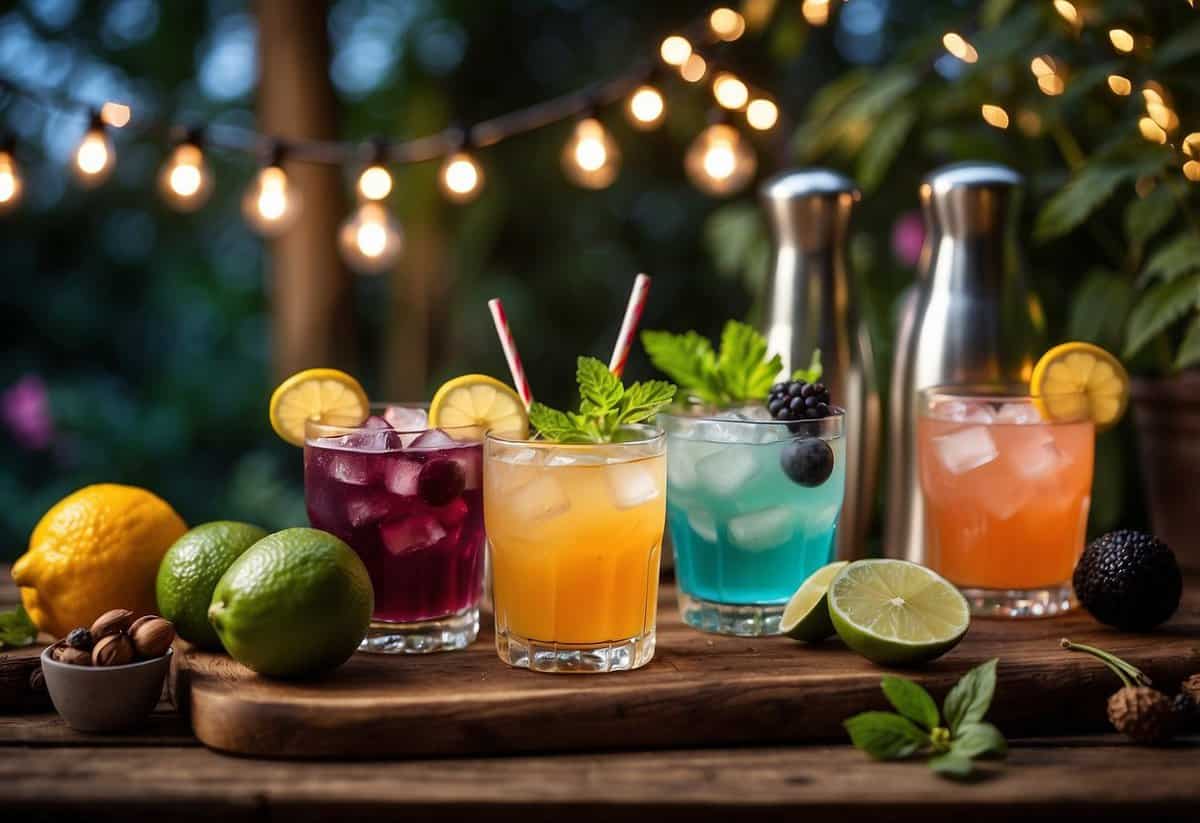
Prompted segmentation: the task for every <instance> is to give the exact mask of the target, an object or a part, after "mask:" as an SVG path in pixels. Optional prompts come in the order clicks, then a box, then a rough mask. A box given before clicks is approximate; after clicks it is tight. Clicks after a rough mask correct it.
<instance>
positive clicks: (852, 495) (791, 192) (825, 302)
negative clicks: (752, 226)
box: [759, 169, 882, 560]
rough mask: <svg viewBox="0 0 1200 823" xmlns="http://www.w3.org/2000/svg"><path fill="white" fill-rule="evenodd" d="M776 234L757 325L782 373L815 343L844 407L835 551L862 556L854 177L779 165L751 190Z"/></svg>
mask: <svg viewBox="0 0 1200 823" xmlns="http://www.w3.org/2000/svg"><path fill="white" fill-rule="evenodd" d="M759 196H760V199H761V201H762V205H763V208H764V209H765V210H766V212H767V216H768V219H769V222H770V226H771V232H772V236H773V239H774V242H775V258H774V265H773V268H772V271H771V272H770V273H769V275H768V280H767V289H766V300H765V312H764V318H763V329H764V331H765V333H766V336H767V343H768V346H769V348H770V351H771V352H773V353H778V354H779V355H781V356H782V357H783V365H784V367H785V369H786V370H787V372H788V373H789V374H790V373H791V372H792V371H793V370H794V369H798V368H804V367H806V366H807V365H808V364H809V361H810V360H811V358H812V353H813V350H814V349H817V348H819V349H820V350H821V362H822V364H823V366H824V370H825V372H824V376H823V377H822V378H821V380H822V382H824V383H825V384H826V385H827V386H829V390H830V393H831V394H832V396H833V400H834V402H835V403H838V404H839V405H841V406H843V407H844V408H845V409H846V498H845V502H844V504H843V508H842V515H841V519H840V520H839V521H838V546H837V554H838V557H839V559H842V560H853V559H857V558H860V557H864V556H865V555H866V538H867V531H868V529H869V528H870V525H871V514H872V509H873V506H874V502H875V489H876V482H877V479H878V473H879V437H880V431H881V427H882V420H881V412H880V406H879V391H878V384H877V382H876V379H875V366H874V360H873V359H872V352H871V340H870V338H869V336H868V334H867V329H866V326H865V324H864V323H863V322H862V321H861V319H860V318H859V315H858V310H857V300H856V298H855V288H854V282H853V278H852V276H851V273H850V270H849V267H848V264H847V261H846V238H847V234H848V231H849V226H850V211H851V209H852V208H853V206H854V204H855V203H856V202H857V201H858V199H859V192H858V189H857V188H856V187H855V185H854V183H853V182H851V181H850V180H848V179H847V178H845V177H843V176H842V175H840V174H837V173H836V172H832V171H827V170H824V169H798V170H794V171H787V172H783V173H782V174H779V175H776V176H775V177H773V178H771V179H770V180H768V181H766V182H765V183H764V184H763V185H762V187H761V188H760V190H759Z"/></svg>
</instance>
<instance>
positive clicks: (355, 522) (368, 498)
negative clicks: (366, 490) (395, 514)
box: [346, 492, 395, 529]
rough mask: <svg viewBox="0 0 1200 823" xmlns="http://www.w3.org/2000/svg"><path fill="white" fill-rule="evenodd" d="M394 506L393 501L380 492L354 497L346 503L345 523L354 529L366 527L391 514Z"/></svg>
mask: <svg viewBox="0 0 1200 823" xmlns="http://www.w3.org/2000/svg"><path fill="white" fill-rule="evenodd" d="M394 505H395V501H394V500H393V499H392V498H391V497H389V496H388V495H386V494H384V493H382V492H379V493H377V494H360V495H355V496H354V497H353V498H351V499H350V500H348V501H346V522H348V523H349V524H350V526H351V527H352V528H355V529H358V528H361V527H363V526H368V525H370V524H371V523H374V522H376V521H379V520H382V519H383V518H385V517H387V516H388V515H389V514H391V511H392V507H393V506H394Z"/></svg>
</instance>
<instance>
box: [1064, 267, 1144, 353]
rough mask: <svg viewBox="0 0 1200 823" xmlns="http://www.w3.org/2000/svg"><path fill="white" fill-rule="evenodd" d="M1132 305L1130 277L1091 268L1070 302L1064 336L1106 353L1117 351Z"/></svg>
mask: <svg viewBox="0 0 1200 823" xmlns="http://www.w3.org/2000/svg"><path fill="white" fill-rule="evenodd" d="M1132 303H1133V285H1132V284H1131V283H1130V282H1129V278H1127V277H1125V276H1124V275H1120V274H1117V273H1116V272H1112V271H1107V270H1105V269H1093V270H1092V271H1091V272H1089V273H1088V275H1087V277H1086V278H1085V279H1084V281H1083V283H1082V284H1081V285H1080V286H1079V290H1078V291H1077V292H1076V293H1075V299H1074V300H1072V301H1071V309H1070V314H1069V316H1068V318H1067V330H1068V332H1069V334H1068V335H1067V336H1068V337H1069V338H1070V339H1072V340H1085V341H1087V342H1088V343H1095V344H1096V345H1097V346H1100V347H1101V348H1104V349H1108V350H1109V351H1117V350H1119V349H1120V348H1121V344H1122V342H1123V336H1124V333H1125V321H1126V320H1127V319H1128V318H1129V307H1130V305H1131V304H1132Z"/></svg>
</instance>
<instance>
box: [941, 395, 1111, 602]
mask: <svg viewBox="0 0 1200 823" xmlns="http://www.w3.org/2000/svg"><path fill="white" fill-rule="evenodd" d="M1095 439H1096V438H1095V432H1094V430H1093V426H1092V423H1091V421H1090V420H1079V421H1065V422H1064V421H1050V420H1046V419H1044V418H1043V417H1042V415H1041V414H1040V412H1039V410H1038V406H1037V401H1036V400H1035V399H1034V398H1032V397H1030V396H1028V393H1023V392H995V391H990V390H988V389H983V388H980V389H972V388H969V387H955V388H944V387H938V388H932V389H926V390H925V391H924V392H922V394H921V404H920V416H919V418H918V421H917V444H918V456H919V460H920V470H921V490H922V493H923V494H924V496H925V548H926V557H927V562H928V563H929V565H930V567H931V568H933V569H935V570H937V571H938V572H939V573H940V574H941V575H943V576H944V577H945V578H946V579H947V580H949V581H950V582H952V583H954V584H955V585H957V586H958V587H959V588H960V589H961V590H962V592H963V594H964V595H965V596H966V598H967V601H968V602H969V603H970V604H971V610H972V613H973V614H977V615H984V616H989V615H990V616H999V617H1041V616H1046V615H1052V614H1058V613H1059V612H1063V611H1066V610H1067V609H1070V608H1071V607H1072V605H1073V603H1074V600H1073V596H1072V590H1071V575H1072V572H1073V571H1074V569H1075V561H1076V560H1078V559H1079V554H1080V552H1082V551H1083V543H1084V537H1085V535H1086V532H1087V519H1088V509H1089V507H1090V504H1091V489H1092V466H1093V452H1094V444H1095Z"/></svg>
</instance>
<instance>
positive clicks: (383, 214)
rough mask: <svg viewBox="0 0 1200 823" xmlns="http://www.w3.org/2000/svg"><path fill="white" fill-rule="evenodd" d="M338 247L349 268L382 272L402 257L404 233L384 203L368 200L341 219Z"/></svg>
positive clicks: (368, 271) (366, 271)
mask: <svg viewBox="0 0 1200 823" xmlns="http://www.w3.org/2000/svg"><path fill="white" fill-rule="evenodd" d="M338 248H339V250H340V251H341V253H342V259H343V260H345V261H346V265H347V266H349V267H350V268H352V269H354V270H355V271H358V272H362V273H363V274H379V273H381V272H385V271H387V270H388V269H390V268H392V267H393V266H394V265H395V264H396V261H397V260H398V259H400V252H401V251H402V250H403V248H404V234H403V232H402V231H401V230H400V224H399V223H397V222H396V221H395V220H393V219H392V217H391V215H389V214H388V212H387V209H386V208H384V207H383V205H382V204H380V203H377V202H374V201H370V200H368V201H366V202H364V203H362V204H361V205H360V206H359V207H358V208H357V209H356V210H355V211H354V213H353V214H351V215H350V216H349V217H348V218H346V220H345V222H343V223H342V227H341V229H340V230H339V231H338Z"/></svg>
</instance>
